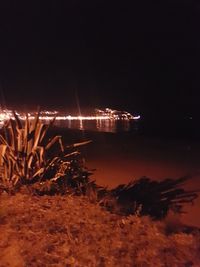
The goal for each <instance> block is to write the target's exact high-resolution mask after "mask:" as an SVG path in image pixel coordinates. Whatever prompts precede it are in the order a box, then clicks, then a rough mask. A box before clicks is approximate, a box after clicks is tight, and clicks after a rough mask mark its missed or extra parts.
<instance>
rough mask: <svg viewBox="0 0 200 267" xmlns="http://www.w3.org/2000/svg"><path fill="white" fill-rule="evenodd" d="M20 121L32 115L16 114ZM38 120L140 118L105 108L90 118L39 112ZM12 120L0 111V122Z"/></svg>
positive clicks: (7, 112) (8, 115)
mask: <svg viewBox="0 0 200 267" xmlns="http://www.w3.org/2000/svg"><path fill="white" fill-rule="evenodd" d="M16 114H17V115H18V116H19V118H20V119H22V120H25V119H26V116H27V115H28V117H29V119H34V118H35V114H34V113H27V115H24V114H20V113H16ZM40 114H41V115H40V117H39V118H40V119H41V120H52V119H54V118H55V119H56V120H80V121H82V120H132V119H133V120H138V119H140V116H135V117H134V116H132V115H131V114H130V113H128V112H126V111H123V112H122V111H117V110H112V109H109V108H106V109H105V110H100V109H96V110H95V115H92V116H71V115H63V116H61V115H59V113H58V111H41V112H40ZM10 118H13V113H12V111H11V110H8V109H4V110H2V111H0V122H4V121H5V120H8V119H10Z"/></svg>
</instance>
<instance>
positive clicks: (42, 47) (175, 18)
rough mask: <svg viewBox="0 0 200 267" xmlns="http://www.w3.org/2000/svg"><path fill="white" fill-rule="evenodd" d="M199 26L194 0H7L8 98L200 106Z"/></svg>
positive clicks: (179, 109) (193, 109)
mask: <svg viewBox="0 0 200 267" xmlns="http://www.w3.org/2000/svg"><path fill="white" fill-rule="evenodd" d="M31 3H32V4H31ZM199 29H200V5H199V4H198V1H196V2H195V1H191V0H190V1H189V0H188V1H186V0H185V1H184V0H182V1H177V0H173V1H154V3H153V1H108V0H106V1H103V0H101V1H95V0H93V1H87V0H86V1H79V0H73V1H70V0H68V1H58V0H57V1H48V2H45V1H25V2H21V1H1V4H0V36H1V37H0V89H1V94H0V99H1V105H2V106H9V107H12V106H15V107H17V106H19V107H24V108H29V107H32V106H36V105H41V106H42V107H45V108H46V107H49V108H65V109H68V108H69V109H70V108H72V109H73V108H74V107H75V108H76V107H77V102H79V105H80V106H81V108H83V109H84V108H86V107H96V106H98V107H105V106H109V107H113V108H119V109H125V110H131V111H137V112H139V113H144V114H152V116H154V115H155V114H160V115H168V114H178V115H180V114H183V115H184V116H190V115H194V114H198V111H199V97H200V93H199V86H200V78H199V70H200V68H199V64H200V38H199V34H200V30H199Z"/></svg>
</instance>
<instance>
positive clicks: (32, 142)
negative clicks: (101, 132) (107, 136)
mask: <svg viewBox="0 0 200 267" xmlns="http://www.w3.org/2000/svg"><path fill="white" fill-rule="evenodd" d="M39 115H40V114H39V112H38V113H37V115H36V117H35V119H34V120H31V119H29V117H28V115H27V116H26V119H25V122H24V123H22V121H21V120H20V119H19V117H18V116H17V114H16V113H15V112H13V117H14V119H10V120H9V121H8V122H6V123H5V125H4V129H3V130H4V133H3V134H1V135H0V170H1V171H0V184H1V188H3V189H5V190H7V191H11V190H13V191H15V190H16V189H17V188H19V187H20V186H21V185H24V184H28V185H31V184H36V183H37V184H38V185H39V186H40V185H43V184H44V182H45V181H48V183H49V182H53V183H57V181H58V180H59V179H60V178H62V177H65V176H66V174H68V177H70V178H73V180H76V179H75V178H74V176H76V175H77V174H76V172H77V169H76V170H75V168H74V167H73V165H74V163H75V162H76V163H77V166H79V176H81V177H82V176H83V173H84V171H83V168H82V167H80V166H81V165H80V160H78V155H79V152H78V151H77V150H76V151H74V148H77V147H79V146H81V145H85V144H87V143H89V142H90V141H86V142H82V143H77V144H73V145H71V146H67V147H64V145H63V142H62V138H61V136H54V137H52V138H50V139H49V140H46V139H47V138H46V133H47V130H48V129H49V127H50V126H51V125H52V124H53V121H54V120H53V121H52V122H51V123H49V124H48V125H45V124H43V123H42V122H41V120H40V119H39ZM56 143H57V144H58V145H59V146H57V148H58V149H57V150H55V149H53V147H54V145H55V144H56ZM50 150H52V151H53V152H52V151H51V153H50ZM69 174H70V175H69ZM79 178H80V177H79Z"/></svg>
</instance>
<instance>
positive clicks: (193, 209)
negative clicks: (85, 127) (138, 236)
mask: <svg viewBox="0 0 200 267" xmlns="http://www.w3.org/2000/svg"><path fill="white" fill-rule="evenodd" d="M85 137H86V138H87V137H91V139H92V140H93V143H91V144H89V145H88V146H87V148H84V149H83V151H82V152H83V154H84V156H85V158H86V165H87V166H88V168H90V169H95V171H94V172H93V175H92V178H93V179H95V180H96V182H97V183H98V184H100V185H104V186H108V187H110V188H112V187H115V186H117V185H119V184H122V183H128V182H129V181H130V180H132V179H135V178H140V177H142V176H146V177H149V178H151V179H155V180H162V179H165V178H179V177H182V176H185V175H191V176H193V177H192V179H191V181H189V182H187V183H186V184H185V185H184V188H186V189H187V190H194V189H195V190H196V189H200V144H199V143H197V142H189V141H186V140H166V139H156V138H143V137H138V136H132V135H129V134H122V135H121V134H103V133H101V134H100V133H97V134H94V133H89V134H86V136H85ZM184 210H185V211H186V213H185V214H183V215H181V220H182V222H183V223H185V224H189V225H194V226H198V227H200V197H198V199H196V200H195V205H190V204H187V205H186V206H185V209H184Z"/></svg>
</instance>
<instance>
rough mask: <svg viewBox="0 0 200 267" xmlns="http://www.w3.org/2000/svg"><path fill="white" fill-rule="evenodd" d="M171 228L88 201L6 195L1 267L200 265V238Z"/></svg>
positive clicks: (1, 206) (0, 198)
mask: <svg viewBox="0 0 200 267" xmlns="http://www.w3.org/2000/svg"><path fill="white" fill-rule="evenodd" d="M166 229H167V227H166V225H165V223H159V222H158V223H157V222H152V221H151V220H150V219H149V218H148V217H142V218H140V217H137V216H133V215H132V216H129V217H121V216H119V215H114V214H110V213H109V212H107V211H104V210H102V208H101V207H99V206H97V205H95V204H91V203H89V202H88V201H87V199H86V198H84V197H70V196H53V197H50V196H42V197H38V196H30V195H26V194H17V195H15V196H7V195H6V194H2V195H0V233H1V239H0V266H1V267H9V266H10V267H23V266H24V267H25V266H29V267H39V266H41V267H45V266H52V267H58V266H60V267H61V266H62V267H66V266H77V267H78V266H81V267H84V266H87V267H90V266H91V267H92V266H95V267H96V266H99V267H103V266H105V267H111V266H115V267H117V266H119V267H122V266H123V267H126V266H127V267H128V266H130V267H134V266H138V267H139V266H140V267H143V266H144V267H146V266H156V267H159V266H170V267H175V266H180V267H183V266H185V267H186V266H187V267H189V266H196V267H198V266H200V258H199V256H198V252H199V249H200V235H199V234H198V233H190V234H186V233H183V232H179V231H178V230H177V231H176V233H172V234H167V233H166Z"/></svg>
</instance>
